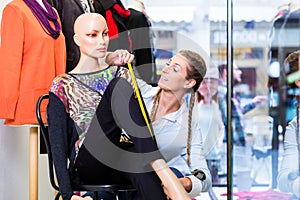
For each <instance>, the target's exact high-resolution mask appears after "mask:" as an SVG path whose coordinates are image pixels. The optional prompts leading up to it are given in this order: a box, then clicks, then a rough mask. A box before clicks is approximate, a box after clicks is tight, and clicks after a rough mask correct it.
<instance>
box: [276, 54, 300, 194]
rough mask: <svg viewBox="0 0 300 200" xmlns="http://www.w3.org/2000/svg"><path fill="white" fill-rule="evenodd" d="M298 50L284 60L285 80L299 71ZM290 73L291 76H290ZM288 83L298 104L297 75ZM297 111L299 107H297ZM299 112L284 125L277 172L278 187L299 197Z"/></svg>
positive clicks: (299, 82) (298, 84)
mask: <svg viewBox="0 0 300 200" xmlns="http://www.w3.org/2000/svg"><path fill="white" fill-rule="evenodd" d="M299 56H300V50H298V51H295V52H292V53H290V54H289V55H288V56H287V57H286V59H285V60H284V66H286V69H288V72H287V80H289V79H290V78H291V77H295V76H294V75H296V74H297V73H299ZM290 75H291V76H290ZM288 84H289V90H290V91H293V92H291V93H292V94H294V95H295V96H296V97H297V99H298V106H299V87H300V81H299V77H298V78H297V79H296V81H294V80H293V81H292V82H291V83H288ZM298 112H299V107H298ZM299 137H300V136H299V113H298V114H297V116H296V117H295V118H294V119H293V120H292V121H291V122H290V123H289V125H288V126H287V127H286V131H285V135H284V154H283V160H282V164H281V167H280V170H279V173H278V178H277V179H278V188H279V189H280V190H281V191H283V192H291V193H293V194H294V195H296V196H297V198H300V176H299V172H300V171H299V170H300V166H299V165H300V160H299V158H300V155H299V154H300V143H299V142H297V141H299Z"/></svg>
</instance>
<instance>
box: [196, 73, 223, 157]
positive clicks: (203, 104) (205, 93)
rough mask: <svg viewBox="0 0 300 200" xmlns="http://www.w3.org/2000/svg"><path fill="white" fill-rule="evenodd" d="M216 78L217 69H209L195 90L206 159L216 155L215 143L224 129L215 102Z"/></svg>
mask: <svg viewBox="0 0 300 200" xmlns="http://www.w3.org/2000/svg"><path fill="white" fill-rule="evenodd" d="M218 80H219V71H218V69H217V68H211V69H209V70H208V71H207V73H206V75H205V77H204V80H203V81H202V83H201V84H200V87H199V89H198V90H197V92H196V99H197V109H198V111H199V114H200V115H199V122H200V127H201V133H202V139H203V141H204V142H203V153H204V155H205V156H206V158H207V159H215V158H216V157H217V156H218V149H217V146H216V145H217V143H218V141H220V139H221V138H222V135H223V131H224V125H223V121H222V117H221V112H220V110H219V105H218V103H217V92H218ZM201 113H203V114H201ZM204 113H205V114H204ZM220 142H222V141H220Z"/></svg>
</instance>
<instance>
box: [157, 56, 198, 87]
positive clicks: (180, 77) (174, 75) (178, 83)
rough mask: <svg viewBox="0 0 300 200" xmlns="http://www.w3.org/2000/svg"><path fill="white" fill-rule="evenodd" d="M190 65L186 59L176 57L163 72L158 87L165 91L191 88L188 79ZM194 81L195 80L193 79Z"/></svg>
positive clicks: (167, 64)
mask: <svg viewBox="0 0 300 200" xmlns="http://www.w3.org/2000/svg"><path fill="white" fill-rule="evenodd" d="M188 66H189V64H188V61H187V60H186V58H185V57H183V56H181V55H175V56H174V57H173V58H171V59H170V60H169V61H168V62H167V63H166V66H165V67H164V68H163V70H162V74H161V77H160V79H159V81H158V86H159V87H160V88H162V89H165V90H171V91H174V92H176V91H179V90H186V88H189V87H190V86H189V85H188V84H189V82H190V81H189V80H187V79H186V76H187V68H188ZM192 80H193V79H192Z"/></svg>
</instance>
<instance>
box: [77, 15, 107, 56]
mask: <svg viewBox="0 0 300 200" xmlns="http://www.w3.org/2000/svg"><path fill="white" fill-rule="evenodd" d="M74 41H75V43H76V44H77V45H78V46H79V48H80V52H81V54H83V55H87V56H90V57H97V58H99V57H103V53H106V51H107V47H108V42H109V37H108V28H107V24H106V21H105V19H104V17H103V16H102V15H100V14H98V13H84V14H82V15H80V16H79V17H78V18H77V19H76V21H75V23H74ZM104 51H105V52H104ZM95 53H96V54H95ZM99 53H101V55H100V54H99ZM104 55H105V54H104Z"/></svg>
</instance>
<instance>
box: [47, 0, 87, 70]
mask: <svg viewBox="0 0 300 200" xmlns="http://www.w3.org/2000/svg"><path fill="white" fill-rule="evenodd" d="M47 1H48V2H49V3H50V4H51V5H52V6H53V7H54V8H55V9H56V10H57V12H58V14H59V17H60V20H61V24H62V32H63V34H64V36H65V41H66V52H67V62H66V72H69V71H71V70H72V69H74V67H75V66H76V65H77V63H78V61H79V58H80V51H79V47H78V46H77V45H76V44H75V42H74V40H73V35H74V30H73V25H74V22H75V20H76V18H77V17H78V16H79V15H81V14H83V13H84V10H83V8H82V4H81V2H80V0H47Z"/></svg>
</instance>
